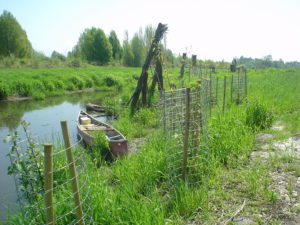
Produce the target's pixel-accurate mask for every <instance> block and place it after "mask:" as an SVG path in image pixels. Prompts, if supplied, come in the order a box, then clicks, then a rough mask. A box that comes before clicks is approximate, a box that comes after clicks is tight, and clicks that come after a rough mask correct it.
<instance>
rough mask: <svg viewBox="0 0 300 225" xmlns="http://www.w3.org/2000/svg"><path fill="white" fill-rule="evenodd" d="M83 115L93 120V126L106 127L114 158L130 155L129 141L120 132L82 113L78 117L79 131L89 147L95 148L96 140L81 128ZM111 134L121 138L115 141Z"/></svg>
mask: <svg viewBox="0 0 300 225" xmlns="http://www.w3.org/2000/svg"><path fill="white" fill-rule="evenodd" d="M83 114H84V116H88V117H89V118H90V119H91V121H92V124H97V126H105V127H106V128H107V130H108V131H106V139H107V140H108V142H109V148H110V151H111V152H112V154H113V155H114V156H124V155H126V154H127V153H128V140H127V139H126V138H125V137H124V136H123V135H122V134H121V133H120V132H119V131H118V130H116V129H115V128H113V127H111V126H110V125H108V124H106V123H103V122H101V121H98V120H96V119H95V118H93V117H92V116H90V115H89V114H87V113H85V112H83V111H81V112H80V113H79V116H78V122H77V131H78V134H79V135H80V136H81V137H82V139H83V141H84V142H85V143H86V144H87V145H90V146H93V145H94V141H95V140H94V137H93V136H92V135H90V134H89V133H88V132H86V131H85V130H83V129H82V127H81V126H80V116H81V115H83ZM111 132H112V133H114V134H118V136H119V138H117V139H114V138H113V137H111V136H109V133H111Z"/></svg>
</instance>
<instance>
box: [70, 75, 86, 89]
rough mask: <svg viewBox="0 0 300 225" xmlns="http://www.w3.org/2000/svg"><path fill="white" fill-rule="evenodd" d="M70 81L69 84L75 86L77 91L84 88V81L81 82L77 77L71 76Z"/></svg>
mask: <svg viewBox="0 0 300 225" xmlns="http://www.w3.org/2000/svg"><path fill="white" fill-rule="evenodd" d="M70 81H71V82H72V83H73V84H74V85H75V87H77V88H78V89H79V90H82V89H83V88H84V86H85V83H84V81H83V80H82V79H81V78H79V77H77V76H72V77H71V78H70Z"/></svg>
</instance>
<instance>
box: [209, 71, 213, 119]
mask: <svg viewBox="0 0 300 225" xmlns="http://www.w3.org/2000/svg"><path fill="white" fill-rule="evenodd" d="M209 73H210V75H209V116H211V111H212V76H211V70H210V72H209Z"/></svg>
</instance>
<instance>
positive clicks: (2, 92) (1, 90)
mask: <svg viewBox="0 0 300 225" xmlns="http://www.w3.org/2000/svg"><path fill="white" fill-rule="evenodd" d="M9 92H10V91H9V86H8V85H7V84H5V83H2V82H0V100H2V99H6V98H7V97H8V96H9V94H10V93H9Z"/></svg>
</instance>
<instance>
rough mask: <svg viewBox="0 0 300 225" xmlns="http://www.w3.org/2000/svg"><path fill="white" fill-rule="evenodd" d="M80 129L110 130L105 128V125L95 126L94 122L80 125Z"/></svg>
mask: <svg viewBox="0 0 300 225" xmlns="http://www.w3.org/2000/svg"><path fill="white" fill-rule="evenodd" d="M80 130H85V131H87V130H103V131H106V130H110V128H107V127H105V126H96V125H94V124H90V125H80Z"/></svg>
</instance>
